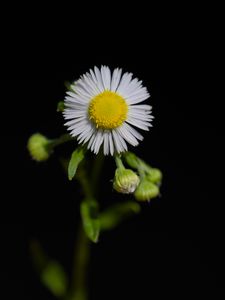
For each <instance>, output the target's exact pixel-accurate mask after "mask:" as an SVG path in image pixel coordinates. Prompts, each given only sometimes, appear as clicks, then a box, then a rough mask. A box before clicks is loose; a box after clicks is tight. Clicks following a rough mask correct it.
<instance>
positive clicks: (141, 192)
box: [134, 178, 159, 201]
mask: <svg viewBox="0 0 225 300" xmlns="http://www.w3.org/2000/svg"><path fill="white" fill-rule="evenodd" d="M158 195H159V188H158V186H157V185H155V184H154V183H152V182H150V181H149V180H148V179H147V178H144V179H143V180H141V182H140V184H139V186H138V187H137V189H136V191H135V193H134V196H135V198H136V199H137V200H138V201H150V200H151V199H152V198H155V197H157V196H158Z"/></svg>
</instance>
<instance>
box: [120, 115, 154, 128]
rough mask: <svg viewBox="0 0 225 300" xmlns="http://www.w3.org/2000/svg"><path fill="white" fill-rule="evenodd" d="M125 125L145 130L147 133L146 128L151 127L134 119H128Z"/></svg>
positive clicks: (147, 123)
mask: <svg viewBox="0 0 225 300" xmlns="http://www.w3.org/2000/svg"><path fill="white" fill-rule="evenodd" d="M126 122H127V123H129V124H131V125H133V126H135V127H138V128H140V129H143V130H146V131H148V130H149V128H148V127H152V125H151V124H150V123H149V122H144V121H141V120H138V119H135V118H133V117H130V118H128V119H127V120H126Z"/></svg>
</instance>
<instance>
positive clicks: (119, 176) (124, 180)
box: [113, 168, 140, 194]
mask: <svg viewBox="0 0 225 300" xmlns="http://www.w3.org/2000/svg"><path fill="white" fill-rule="evenodd" d="M139 182H140V179H139V177H138V175H137V174H136V173H135V172H134V171H132V170H130V169H123V168H117V169H116V172H115V177H114V180H113V188H114V189H115V190H116V191H117V192H119V193H123V194H131V193H133V192H134V191H135V190H136V188H137V186H138V184H139Z"/></svg>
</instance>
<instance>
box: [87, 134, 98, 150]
mask: <svg viewBox="0 0 225 300" xmlns="http://www.w3.org/2000/svg"><path fill="white" fill-rule="evenodd" d="M96 135H97V130H95V131H94V133H93V135H92V137H91V139H90V140H89V143H88V146H87V148H88V149H90V147H91V146H92V144H93V142H94V140H95V138H96Z"/></svg>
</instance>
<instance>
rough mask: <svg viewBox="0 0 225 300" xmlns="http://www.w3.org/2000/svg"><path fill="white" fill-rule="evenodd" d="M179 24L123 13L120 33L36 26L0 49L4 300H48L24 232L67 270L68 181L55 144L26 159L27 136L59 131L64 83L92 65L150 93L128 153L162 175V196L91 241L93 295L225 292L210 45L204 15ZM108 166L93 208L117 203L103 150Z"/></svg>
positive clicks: (73, 215)
mask: <svg viewBox="0 0 225 300" xmlns="http://www.w3.org/2000/svg"><path fill="white" fill-rule="evenodd" d="M198 18H200V16H199V15H197V18H196V20H197V19H198ZM181 20H182V16H181V17H180V19H179V20H177V22H174V24H173V26H172V25H171V24H172V23H171V20H170V22H167V21H165V22H164V24H163V26H162V28H161V27H160V25H162V24H161V19H158V23H157V22H156V23H155V25H154V27H151V26H150V24H148V22H147V21H146V22H145V23H144V24H142V23H141V25H139V26H138V25H137V24H136V23H135V22H132V20H130V22H128V23H125V24H123V25H124V26H123V27H122V28H121V29H120V31H119V32H120V34H121V35H120V38H119V36H118V29H115V32H116V34H114V35H112V34H113V33H114V32H113V30H112V31H110V32H109V34H108V35H105V36H103V35H104V34H103V33H102V32H99V30H98V28H96V30H93V31H92V32H91V33H89V32H88V31H86V30H85V29H84V30H83V34H81V35H80V36H78V35H77V31H78V30H77V31H76V30H75V31H74V35H73V34H70V33H68V32H63V34H62V35H60V37H61V39H62V40H59V39H58V34H59V32H57V30H54V29H50V30H49V31H47V32H45V37H46V38H47V39H46V40H42V37H40V35H39V34H38V32H36V31H34V32H33V34H32V35H30V34H27V35H26V36H25V37H24V40H26V42H28V43H27V44H26V45H28V46H27V47H26V46H25V44H23V43H22V46H24V47H22V46H21V43H19V42H18V43H17V48H16V51H13V50H12V48H11V51H12V54H11V52H10V53H9V56H7V59H6V56H3V60H4V59H5V62H6V67H5V68H4V71H3V72H2V80H1V104H2V107H1V108H2V109H1V111H2V114H1V121H2V123H3V126H2V132H1V150H2V151H3V153H2V154H1V160H2V166H3V168H1V169H2V175H3V176H4V177H3V178H4V179H3V180H2V179H1V181H2V184H3V188H2V197H1V228H2V235H1V240H2V242H1V250H2V251H3V252H2V254H1V260H2V265H3V267H2V268H1V272H2V275H3V280H4V281H2V282H3V286H4V287H5V289H4V290H5V292H3V293H5V296H4V299H13V298H15V296H16V297H17V298H21V299H42V300H45V299H53V298H52V296H51V295H50V294H49V293H48V291H47V290H45V288H43V287H42V286H41V284H40V283H39V281H38V277H37V276H36V274H35V272H34V271H33V269H32V264H31V261H30V258H29V242H30V241H31V239H33V238H36V239H39V240H40V241H41V243H42V245H43V247H44V248H45V250H46V251H47V252H48V254H49V255H51V256H52V257H53V258H55V259H58V260H59V261H60V262H61V263H62V264H63V265H64V267H65V269H66V270H67V271H68V272H70V270H71V266H70V264H71V259H72V251H73V249H72V247H73V242H74V239H75V237H76V226H77V222H78V219H79V214H78V213H77V210H78V204H79V200H80V192H79V189H78V186H77V185H76V184H74V183H70V182H68V180H67V178H66V176H65V174H64V173H63V171H62V170H61V167H60V165H59V163H58V161H57V157H58V155H60V151H56V153H55V154H54V155H53V157H52V158H51V159H50V161H49V162H48V163H43V164H36V163H35V162H33V161H31V159H30V157H29V155H28V153H27V150H26V142H27V139H28V137H29V136H30V135H31V134H32V133H34V132H37V131H38V132H42V133H43V134H46V135H47V136H49V137H56V136H57V135H59V134H61V133H64V132H65V128H64V126H63V118H62V116H61V115H60V114H59V113H57V112H56V104H57V102H58V101H61V100H63V98H64V95H65V87H64V81H65V80H69V81H72V80H75V79H77V78H78V77H79V76H80V75H81V74H83V73H84V72H86V71H87V70H88V69H89V68H91V67H93V66H94V65H97V66H100V65H101V64H105V65H109V66H110V67H111V68H114V67H117V66H119V67H122V68H123V69H124V70H125V71H130V72H132V73H134V75H135V76H137V77H138V78H140V79H143V81H144V84H145V85H146V86H147V88H148V89H149V91H150V93H151V99H150V102H151V105H152V106H153V114H154V116H155V120H154V126H153V128H152V129H151V130H150V132H149V133H145V134H144V136H145V139H144V141H143V142H142V143H141V144H140V146H139V147H138V148H137V149H133V150H135V151H136V152H137V153H138V154H139V155H140V156H141V157H143V158H144V159H145V160H146V161H148V162H149V163H151V164H152V165H153V166H156V167H159V168H160V169H161V170H162V171H163V175H164V179H163V185H162V190H161V193H162V196H161V197H160V198H157V199H155V200H152V202H151V203H150V204H149V205H148V204H143V207H142V213H141V214H140V215H138V216H136V217H134V218H133V219H131V220H129V221H127V222H125V223H123V224H122V225H121V226H120V227H119V228H117V229H116V230H114V231H112V232H109V233H107V234H102V236H101V238H100V242H99V243H98V244H97V245H93V247H92V259H91V266H90V273H89V277H90V278H89V279H90V290H91V299H129V298H130V297H132V296H134V297H135V298H137V299H157V297H158V298H160V297H161V296H162V295H164V294H165V295H167V297H169V296H173V297H174V296H178V297H180V298H181V299H182V298H183V297H184V296H185V295H187V294H188V295H198V296H203V295H204V296H205V295H208V294H210V293H212V295H214V296H215V295H217V294H218V295H219V294H224V279H225V278H224V267H225V259H224V250H225V249H224V203H223V198H224V197H223V196H222V195H223V194H222V192H221V191H222V178H221V175H220V174H221V163H222V161H221V157H222V145H221V144H222V133H221V132H220V131H221V124H222V121H221V115H222V113H220V112H221V110H220V109H219V107H218V101H217V100H218V97H217V94H216V93H217V90H218V89H217V87H218V86H220V83H219V80H218V81H217V79H216V78H215V77H216V71H215V67H216V65H217V64H218V61H217V55H216V53H217V50H216V49H217V48H216V47H217V45H216V42H215V40H214V38H215V36H214V35H210V28H211V27H210V26H208V25H210V20H207V22H209V23H207V22H206V23H204V22H205V21H204V20H203V19H201V18H200V19H199V20H200V21H199V24H197V23H196V21H195V23H194V24H193V22H190V19H189V18H187V19H185V20H186V21H187V22H186V21H184V22H183V23H181ZM188 20H189V21H188ZM104 21H106V20H104ZM192 21H193V19H192ZM103 23H104V22H103ZM136 25H137V26H136ZM135 27H136V28H135ZM57 29H58V28H57ZM70 29H71V28H70ZM134 29H135V30H134ZM27 38H28V40H27ZM212 45H214V49H213V50H212V51H211V48H210V47H211V46H212ZM6 52H7V51H6ZM8 57H9V59H8ZM9 62H10V64H9ZM63 149H64V150H65V151H68V153H70V151H71V150H72V149H71V148H67V147H65V148H63ZM106 164H107V167H105V169H104V178H103V179H104V180H103V181H102V187H103V188H102V192H103V196H102V199H101V205H102V206H107V205H109V204H111V203H112V202H113V201H123V199H126V197H121V198H120V197H118V195H116V194H115V193H114V192H112V188H111V182H110V180H111V179H112V178H113V170H114V166H113V161H112V159H110V158H107V159H106Z"/></svg>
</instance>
